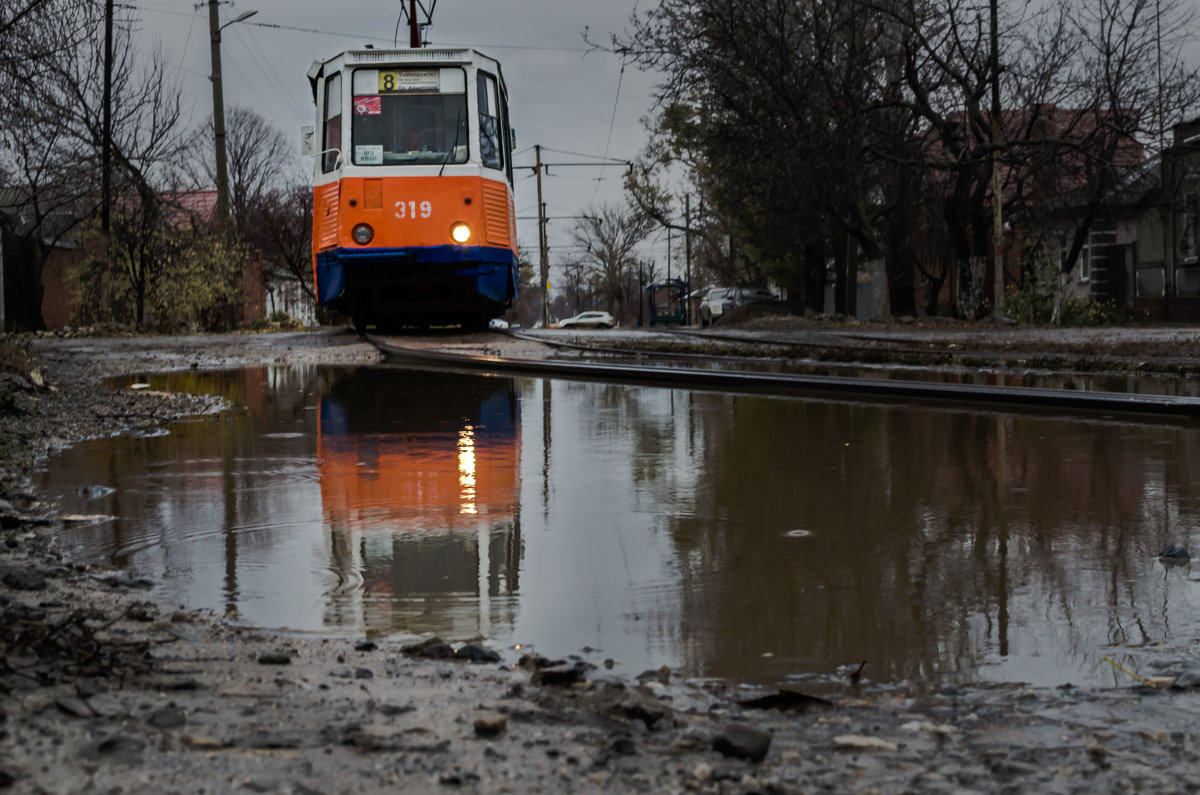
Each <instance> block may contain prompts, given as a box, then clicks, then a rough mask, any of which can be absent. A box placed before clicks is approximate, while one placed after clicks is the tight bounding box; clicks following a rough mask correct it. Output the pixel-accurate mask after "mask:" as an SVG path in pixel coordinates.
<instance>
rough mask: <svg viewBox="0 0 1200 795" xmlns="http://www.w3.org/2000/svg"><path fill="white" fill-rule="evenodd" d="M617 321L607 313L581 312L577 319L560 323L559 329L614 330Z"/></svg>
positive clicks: (570, 318)
mask: <svg viewBox="0 0 1200 795" xmlns="http://www.w3.org/2000/svg"><path fill="white" fill-rule="evenodd" d="M615 325H617V321H616V320H614V319H613V316H612V315H610V314H608V313H607V312H580V313H579V314H578V315H576V316H575V317H569V318H567V319H566V320H560V321H558V327H559V328H612V327H613V326H615Z"/></svg>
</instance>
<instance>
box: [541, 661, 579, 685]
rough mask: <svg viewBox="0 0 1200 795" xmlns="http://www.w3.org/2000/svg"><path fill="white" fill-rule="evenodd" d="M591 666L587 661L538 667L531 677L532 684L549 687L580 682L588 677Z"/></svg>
mask: <svg viewBox="0 0 1200 795" xmlns="http://www.w3.org/2000/svg"><path fill="white" fill-rule="evenodd" d="M588 669H589V666H588V664H587V663H585V662H582V661H580V662H575V663H570V664H568V663H563V664H561V665H550V666H547V667H544V668H538V669H537V670H535V671H534V672H533V675H532V676H530V677H529V681H530V683H531V684H535V685H546V686H548V687H568V686H570V685H574V684H578V683H580V682H582V681H583V680H584V679H585V678H586V677H587V672H588Z"/></svg>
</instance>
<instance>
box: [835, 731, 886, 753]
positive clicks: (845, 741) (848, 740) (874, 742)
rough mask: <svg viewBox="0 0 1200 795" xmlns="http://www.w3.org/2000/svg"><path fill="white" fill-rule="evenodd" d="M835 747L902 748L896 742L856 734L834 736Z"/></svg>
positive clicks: (843, 748)
mask: <svg viewBox="0 0 1200 795" xmlns="http://www.w3.org/2000/svg"><path fill="white" fill-rule="evenodd" d="M833 747H834V748H835V749H836V750H838V751H887V752H894V751H898V750H900V747H899V746H898V745H896V743H892V742H888V741H887V740H881V739H880V738H878V737H862V736H859V735H855V734H842V735H839V736H837V737H834V738H833Z"/></svg>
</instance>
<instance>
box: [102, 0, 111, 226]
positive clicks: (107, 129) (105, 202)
mask: <svg viewBox="0 0 1200 795" xmlns="http://www.w3.org/2000/svg"><path fill="white" fill-rule="evenodd" d="M112 34H113V0H104V115H103V121H102V122H101V125H102V127H103V131H102V133H101V134H102V140H101V144H100V145H101V154H100V231H101V232H103V233H104V235H105V236H106V237H107V236H108V228H109V223H110V218H111V217H112V215H111V207H112V70H113V52H112V50H113V43H112Z"/></svg>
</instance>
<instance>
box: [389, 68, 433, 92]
mask: <svg viewBox="0 0 1200 795" xmlns="http://www.w3.org/2000/svg"><path fill="white" fill-rule="evenodd" d="M439 78H440V73H439V72H438V70H437V69H405V70H402V71H396V72H382V71H381V72H380V73H379V91H380V93H384V94H386V93H392V92H403V91H437V90H438V89H439V88H440V87H441V80H440V79H439Z"/></svg>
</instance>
